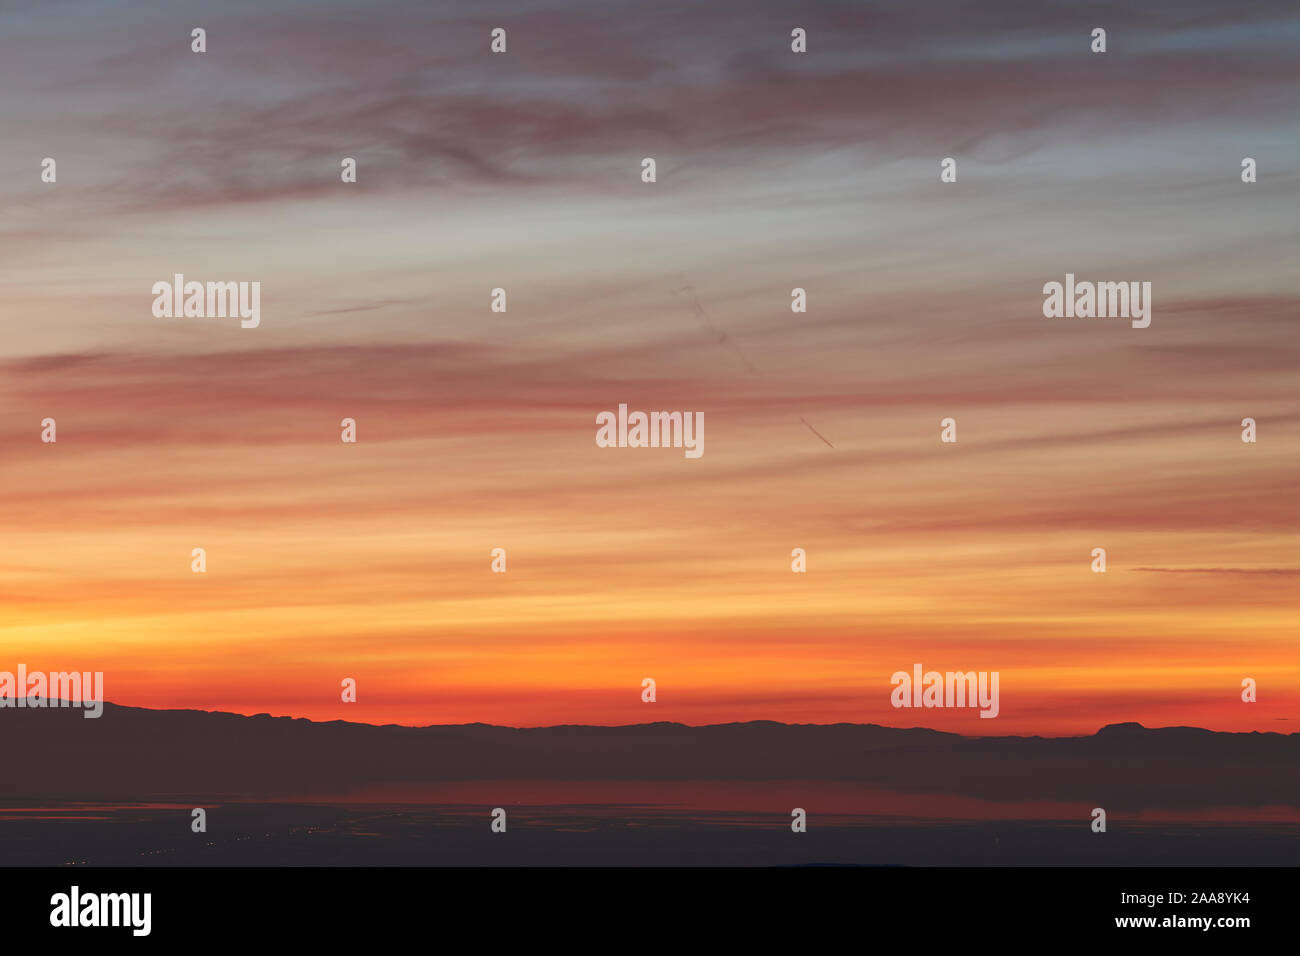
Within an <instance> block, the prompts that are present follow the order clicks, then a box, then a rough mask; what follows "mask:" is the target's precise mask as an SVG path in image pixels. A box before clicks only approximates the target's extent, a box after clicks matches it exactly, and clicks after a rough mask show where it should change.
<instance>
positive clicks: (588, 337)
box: [0, 0, 1300, 735]
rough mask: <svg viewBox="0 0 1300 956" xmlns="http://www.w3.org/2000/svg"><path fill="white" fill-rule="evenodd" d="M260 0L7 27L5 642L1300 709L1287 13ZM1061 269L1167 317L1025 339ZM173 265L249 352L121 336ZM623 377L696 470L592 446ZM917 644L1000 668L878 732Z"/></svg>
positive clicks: (1065, 328)
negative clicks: (670, 414)
mask: <svg viewBox="0 0 1300 956" xmlns="http://www.w3.org/2000/svg"><path fill="white" fill-rule="evenodd" d="M266 6H267V5H266V4H264V3H254V2H242V3H237V2H223V3H196V2H188V0H185V2H173V3H169V4H167V5H166V8H165V10H163V9H160V8H159V7H158V6H157V5H154V4H145V3H141V2H130V3H113V4H109V3H100V4H93V3H89V4H88V3H79V4H73V3H60V2H48V3H43V4H40V5H37V6H33V7H32V8H30V9H28V10H24V11H23V12H22V14H21V16H20V15H18V14H16V13H14V12H12V11H5V12H3V13H0V89H2V90H3V93H2V94H0V290H2V291H0V482H2V484H0V487H2V488H3V495H0V670H14V669H16V667H17V665H18V664H20V663H22V664H26V665H27V667H28V669H29V670H102V671H103V672H104V673H105V678H104V679H105V685H106V691H107V696H108V698H109V700H111V701H114V702H116V703H120V704H129V705H137V706H145V707H192V708H201V709H219V710H232V711H237V712H240V713H258V712H270V713H273V714H291V715H294V716H304V717H311V718H313V719H336V718H338V719H347V720H357V721H366V722H372V723H385V722H398V723H408V724H430V723H461V722H471V721H483V722H487V723H497V724H510V725H541V724H557V723H571V722H572V723H578V722H581V723H602V724H626V723H635V722H642V721H650V720H676V721H682V722H686V723H691V724H700V723H712V722H723V721H732V720H752V719H772V720H782V721H790V722H817V723H831V722H839V721H848V722H873V723H882V724H888V725H895V726H918V725H919V726H931V727H938V728H941V729H946V730H954V731H959V732H963V733H971V734H1043V735H1056V734H1075V733H1091V732H1092V731H1094V730H1096V729H1097V728H1098V727H1100V726H1102V725H1103V724H1106V723H1109V722H1115V721H1126V720H1138V721H1141V722H1143V723H1146V724H1148V725H1155V726H1164V725H1172V724H1190V725H1196V726H1203V727H1209V728H1212V729H1216V730H1261V731H1283V732H1292V731H1300V724H1297V721H1298V720H1300V508H1298V507H1297V506H1298V504H1300V493H1298V492H1300V377H1298V375H1297V369H1298V367H1300V334H1298V332H1300V330H1298V328H1297V324H1298V323H1300V296H1298V293H1297V283H1298V282H1300V268H1298V267H1297V262H1298V261H1300V238H1298V235H1300V233H1298V230H1297V225H1296V224H1297V222H1300V119H1298V118H1297V117H1298V114H1297V106H1298V105H1300V58H1297V57H1296V55H1295V49H1296V44H1297V42H1300V10H1298V9H1297V8H1296V6H1295V5H1294V4H1293V3H1286V2H1281V0H1278V2H1263V3H1251V4H1245V5H1226V4H1223V3H1217V4H1214V5H1211V4H1208V3H1202V2H1200V0H1177V2H1174V0H1162V2H1157V3H1142V4H1133V3H1114V4H1107V3H1088V4H1082V3H1077V4H1075V3H1042V2H1023V3H1002V4H999V5H998V6H999V7H1000V8H1001V9H999V10H996V11H994V10H989V11H984V10H982V9H981V8H980V6H979V5H972V4H961V3H956V2H953V3H947V4H944V3H939V4H905V3H898V4H877V3H872V4H867V3H864V2H861V0H845V2H829V3H827V2H818V3H817V4H815V5H812V6H809V5H805V4H799V3H793V2H783V3H776V2H766V0H760V2H754V0H717V2H713V0H711V2H709V3H697V2H688V3H678V2H672V3H662V4H645V3H641V4H634V3H631V2H628V0H620V2H612V3H611V2H602V3H599V4H597V3H593V2H589V0H583V2H554V3H552V2H535V3H534V2H527V3H510V4H502V3H498V2H488V3H484V4H479V5H476V7H475V12H474V13H473V15H464V14H459V13H458V14H450V13H448V12H446V11H445V9H444V10H440V9H439V5H437V4H429V3H423V2H389V3H382V4H370V5H366V6H364V7H361V6H358V5H357V4H355V2H349V3H348V4H346V5H345V4H343V3H337V2H335V3H331V2H311V3H308V2H297V3H290V2H278V3H276V4H275V10H276V12H274V13H268V12H266ZM1216 8H1218V9H1216ZM198 26H201V27H203V28H205V29H206V30H207V52H206V53H202V54H196V53H192V52H191V51H190V31H191V30H192V29H193V28H194V27H198ZM497 26H501V27H504V28H506V30H507V31H508V52H507V53H506V54H504V55H493V54H491V53H490V52H489V51H488V42H489V31H490V30H491V29H492V28H493V27H497ZM794 27H803V28H805V29H806V30H807V32H808V53H807V54H803V55H796V54H794V53H792V52H791V51H790V30H791V29H793V28H794ZM1094 27H1104V28H1105V29H1106V30H1107V32H1108V52H1107V53H1105V54H1104V55H1098V54H1093V53H1091V52H1090V49H1089V46H1090V42H1091V40H1090V33H1091V30H1092V29H1093V28H1094ZM45 157H52V158H54V159H55V160H56V161H57V174H58V178H57V182H56V183H55V184H47V183H43V182H41V179H40V167H41V161H42V159H43V158H45ZM343 157H353V158H355V159H356V160H357V169H358V182H357V183H355V184H344V183H342V182H341V181H340V177H339V172H340V162H341V160H342V159H343ZM643 157H654V158H655V159H656V161H657V166H658V181H657V182H656V183H653V184H646V183H643V182H642V181H641V160H642V158H643ZM944 157H954V158H955V159H956V160H957V168H958V181H957V182H956V183H951V184H944V183H941V182H940V181H939V163H940V160H941V159H943V158H944ZM1243 157H1252V158H1254V159H1255V160H1256V161H1257V163H1258V171H1259V172H1258V176H1259V179H1258V182H1256V183H1254V184H1249V185H1247V184H1244V183H1243V182H1242V181H1241V178H1240V171H1241V161H1242V158H1243ZM1067 272H1070V273H1074V274H1076V275H1077V276H1078V277H1079V278H1080V279H1091V280H1098V281H1103V280H1116V281H1118V280H1125V281H1128V280H1140V281H1149V282H1151V284H1152V287H1153V303H1154V304H1153V312H1152V322H1151V326H1150V327H1149V328H1146V329H1134V328H1132V327H1130V325H1129V323H1128V322H1127V321H1126V320H1122V319H1120V320H1115V319H1048V318H1044V316H1043V312H1042V305H1043V294H1042V286H1043V284H1044V283H1046V282H1049V281H1062V280H1063V279H1064V276H1065V274H1066V273H1067ZM175 273H183V274H184V275H185V276H186V278H187V279H194V280H198V281H209V280H210V281H259V282H261V283H262V302H261V306H262V317H261V325H260V327H259V328H256V329H242V328H240V326H239V323H238V320H231V319H199V318H188V319H186V318H176V319H159V318H155V317H154V316H153V314H152V312H151V304H152V302H153V296H152V295H151V293H150V288H151V286H152V285H153V283H155V282H157V281H160V280H165V281H170V280H171V278H172V276H173V275H174V274H175ZM796 286H798V287H802V288H805V289H806V290H807V295H808V312H807V313H806V314H795V313H792V312H791V309H790V290H791V289H792V288H793V287H796ZM495 287H503V288H505V289H506V290H507V295H508V311H507V312H506V313H504V314H502V313H493V312H492V311H490V309H489V303H490V293H491V290H492V289H493V288H495ZM620 402H624V403H627V404H628V405H629V407H630V408H632V409H642V410H690V411H702V412H704V417H705V433H704V449H705V451H704V455H703V457H702V458H700V459H698V460H691V459H687V458H686V457H684V455H683V454H682V451H681V450H680V449H602V448H599V447H597V446H596V444H595V441H594V436H595V432H596V427H595V417H596V415H597V413H599V412H601V411H604V410H613V409H616V408H617V407H618V405H619V403H620ZM47 417H51V418H54V419H56V421H57V429H58V441H57V443H55V444H45V443H42V442H41V440H40V433H41V420H42V419H44V418H47ZM345 417H351V418H354V419H355V420H356V422H357V431H358V437H359V442H358V443H357V444H355V445H349V444H344V443H342V442H341V441H340V427H339V424H340V421H341V420H342V419H343V418H345ZM945 417H953V418H955V419H956V421H957V435H958V441H957V442H956V443H955V444H944V443H941V442H940V440H939V433H940V420H941V419H943V418H945ZM1245 417H1252V418H1254V419H1255V420H1256V421H1257V423H1258V441H1257V443H1255V444H1246V443H1243V442H1242V441H1241V437H1240V436H1241V424H1240V423H1241V420H1242V419H1243V418H1245ZM819 436H824V440H823V437H819ZM828 443H829V444H828ZM195 547H202V548H205V549H206V552H207V563H208V570H207V573H206V574H194V573H192V572H191V570H190V561H191V557H190V555H191V549H193V548H195ZM498 547H500V548H505V549H506V550H507V554H508V572H507V573H506V574H493V573H491V571H490V552H491V551H492V549H493V548H498ZM1097 547H1102V548H1105V549H1106V551H1107V563H1108V570H1107V573H1105V574H1094V573H1092V571H1091V568H1090V566H1091V561H1092V558H1091V552H1092V549H1094V548H1097ZM793 548H804V549H806V551H807V554H808V573H806V574H794V573H792V572H791V566H790V564H791V550H792V549H793ZM918 662H919V663H921V664H923V665H924V666H925V668H926V669H927V670H929V669H934V670H963V671H965V670H977V671H994V670H996V671H999V672H1000V674H1001V686H1000V689H1001V706H1000V710H1001V713H1000V715H999V717H998V718H997V719H996V720H981V719H979V718H978V713H977V711H976V710H941V709H940V710H895V709H893V708H892V707H891V706H890V702H889V697H890V690H891V688H890V684H889V678H890V675H891V674H892V673H894V672H895V671H898V670H908V671H910V670H911V668H912V665H913V664H914V663H918ZM346 677H352V678H355V679H356V680H357V682H358V702H357V703H355V704H345V703H343V702H342V701H341V700H340V681H341V680H342V679H343V678H346ZM646 677H651V678H654V679H655V680H656V681H657V684H658V700H657V702H656V703H654V704H653V705H651V704H645V703H642V702H641V697H640V695H641V681H642V679H643V678H646ZM1243 678H1253V679H1255V680H1256V681H1257V682H1258V687H1259V691H1258V693H1259V700H1258V702H1257V703H1254V704H1245V703H1243V702H1242V701H1241V698H1240V694H1241V681H1242V679H1243Z"/></svg>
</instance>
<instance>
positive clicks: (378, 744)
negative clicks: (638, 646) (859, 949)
mask: <svg viewBox="0 0 1300 956" xmlns="http://www.w3.org/2000/svg"><path fill="white" fill-rule="evenodd" d="M0 753H2V754H3V758H2V759H3V762H4V773H0V799H18V798H24V799H39V800H96V799H97V800H124V799H132V800H142V799H149V798H156V797H159V796H163V795H166V794H179V793H225V794H229V793H252V794H258V795H260V796H262V797H265V798H267V799H273V798H274V796H275V794H277V793H290V792H294V793H303V792H309V791H313V790H316V789H320V790H330V789H336V788H346V787H356V786H360V785H366V784H386V783H421V782H435V781H458V780H488V779H514V780H755V781H760V780H767V781H781V780H818V779H821V780H840V781H855V782H860V783H862V784H864V785H868V786H873V787H880V788H885V789H890V790H899V791H918V792H931V793H943V794H957V795H963V796H968V797H977V798H981V799H990V800H1012V801H1017V800H1058V799H1059V800H1084V801H1095V804H1094V805H1096V806H1108V805H1113V806H1121V805H1122V806H1127V807H1130V808H1132V807H1144V806H1159V807H1163V808H1169V809H1178V808H1188V809H1203V808H1206V807H1213V806H1266V805H1272V806H1293V807H1294V806H1300V734H1276V733H1218V732H1214V731H1209V730H1201V729H1198V728H1195V727H1166V728H1159V729H1149V728H1145V727H1143V726H1141V725H1140V724H1134V723H1125V724H1112V725H1109V726H1107V727H1103V728H1102V729H1101V730H1100V731H1098V732H1097V733H1096V734H1095V735H1093V736H1090V737H1063V738H1040V737H962V736H960V735H957V734H951V733H943V732H940V731H935V730H926V729H922V728H915V729H898V728H891V727H881V726H878V725H874V724H781V723H775V722H771V721H750V722H746V723H733V724H714V725H709V726H703V727H689V726H686V725H684V724H676V723H651V724H634V725H629V726H621V727H592V726H578V725H561V726H554V727H535V728H511V727H496V726H491V725H488V724H463V725H451V726H430V727H400V726H396V725H387V726H373V725H370V724H357V723H348V722H346V721H329V722H316V721H311V720H305V719H301V718H290V717H271V716H269V715H266V714H259V715H257V716H253V717H248V716H242V715H239V714H228V713H213V712H207V711H196V710H147V709H144V708H138V707H121V706H118V705H115V704H106V705H105V709H104V714H103V716H102V717H101V718H99V719H97V720H86V719H84V718H83V716H82V712H81V711H80V710H77V709H5V710H0Z"/></svg>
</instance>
